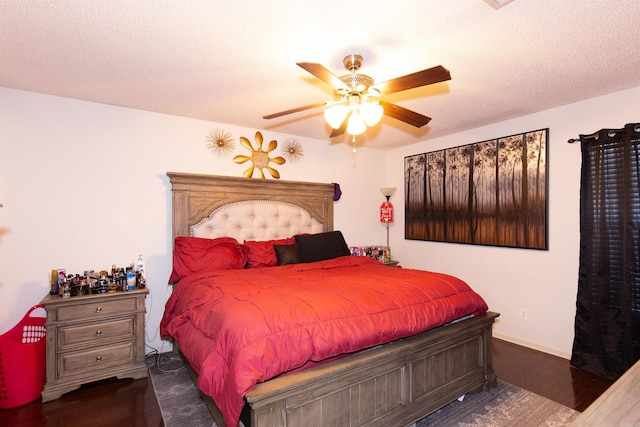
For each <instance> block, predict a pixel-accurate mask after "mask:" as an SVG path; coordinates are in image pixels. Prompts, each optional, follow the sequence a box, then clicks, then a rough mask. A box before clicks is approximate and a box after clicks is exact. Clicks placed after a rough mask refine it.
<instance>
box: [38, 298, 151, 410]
mask: <svg viewBox="0 0 640 427" xmlns="http://www.w3.org/2000/svg"><path fill="white" fill-rule="evenodd" d="M148 293H149V291H148V290H147V289H137V290H135V291H128V292H116V293H105V294H96V295H83V296H76V297H71V298H62V297H60V296H58V295H48V296H46V297H45V298H44V299H43V300H42V302H41V304H42V305H44V306H45V308H46V310H47V321H46V327H47V354H46V360H47V382H46V384H45V386H44V390H43V391H42V401H43V402H47V401H49V400H54V399H57V398H59V397H60V396H61V395H62V394H64V393H66V392H68V391H71V390H75V389H77V388H78V387H80V386H81V385H82V384H84V383H88V382H92V381H97V380H101V379H105V378H110V377H117V378H135V379H137V378H144V377H146V376H147V374H148V370H147V365H146V363H145V359H144V356H145V354H144V350H145V348H144V315H145V312H146V310H145V305H144V301H145V298H146V296H147V294H148Z"/></svg>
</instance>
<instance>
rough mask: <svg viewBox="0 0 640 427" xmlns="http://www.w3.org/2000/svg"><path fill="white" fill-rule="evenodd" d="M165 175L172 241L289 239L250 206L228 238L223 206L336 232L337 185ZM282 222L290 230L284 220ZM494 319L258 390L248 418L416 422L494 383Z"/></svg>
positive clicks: (259, 421) (267, 425)
mask: <svg viewBox="0 0 640 427" xmlns="http://www.w3.org/2000/svg"><path fill="white" fill-rule="evenodd" d="M167 175H168V176H169V178H170V181H171V184H172V194H173V237H174V238H175V237H176V236H188V235H198V236H201V237H202V234H203V233H205V234H207V236H205V237H217V236H219V235H224V234H223V233H228V234H227V235H230V236H231V237H236V238H238V237H237V236H240V237H241V236H245V237H246V236H251V237H253V236H256V237H258V238H256V239H255V240H260V237H264V236H268V237H266V238H263V240H267V239H271V238H283V237H289V236H291V235H292V234H288V235H286V233H289V230H291V227H289V228H287V227H283V228H282V229H281V231H279V232H277V233H276V234H275V235H274V234H268V235H265V234H264V231H265V230H264V229H265V228H269V229H271V228H272V227H265V226H264V224H265V221H268V218H267V219H260V218H258V217H259V215H260V214H259V213H258V212H257V210H258V209H259V208H256V207H253V206H252V207H250V208H246V207H243V210H242V212H245V213H246V216H247V218H244V219H242V218H234V221H232V222H231V223H228V224H227V225H226V226H225V227H227V230H226V231H225V230H222V229H220V228H218V227H217V225H216V221H219V219H218V220H216V218H220V217H224V218H225V222H228V221H227V220H228V219H229V218H228V215H227V214H220V212H221V211H220V209H222V208H223V207H225V206H228V205H232V206H234V205H238V204H242V203H253V202H252V201H265V200H268V201H276V202H279V203H285V204H286V205H287V206H291V205H293V206H295V207H300V208H302V211H301V212H303V213H308V215H309V216H310V217H311V223H313V224H315V225H314V227H315V228H313V229H312V230H313V232H316V231H317V230H321V231H331V230H332V229H333V192H334V185H333V184H320V183H310V182H294V181H280V180H278V181H276V180H257V179H248V178H235V177H226V176H213V175H197V174H185V173H175V172H168V173H167ZM271 212H272V213H271V216H273V211H271ZM216 215H217V216H216ZM300 215H302V214H296V216H300ZM283 222H284V223H287V221H282V220H280V221H277V223H278V224H282V223H283ZM248 223H249V224H259V225H260V226H259V227H258V228H259V230H258V231H255V232H254V231H251V232H249V234H247V233H246V231H243V230H241V228H242V227H241V225H243V224H248ZM307 223H308V222H307ZM194 225H197V227H195V228H194ZM229 227H230V228H229ZM194 229H195V230H197V232H196V233H195V234H194V231H193V230H194ZM294 229H295V228H294ZM303 232H304V231H303ZM307 232H309V231H307ZM278 233H284V234H283V235H277V234H278ZM234 234H235V235H234ZM247 240H249V239H247ZM239 241H240V242H241V243H242V239H241V238H239ZM496 317H498V314H497V313H492V312H488V313H486V314H484V315H481V316H477V317H472V318H470V319H467V320H463V321H460V322H457V323H453V324H450V325H446V326H442V327H439V328H435V329H432V330H430V331H427V332H424V333H422V334H419V335H415V336H413V337H409V338H406V339H402V340H398V341H395V342H392V343H389V344H385V345H382V346H378V347H375V348H373V349H369V350H366V351H362V352H360V353H356V354H354V355H351V356H349V357H346V358H343V359H340V360H337V361H333V362H330V363H327V364H324V365H321V366H316V367H314V368H310V369H307V370H305V371H302V372H298V373H294V374H290V375H285V376H282V377H278V378H275V379H272V380H269V381H266V382H264V383H261V384H258V386H257V387H256V388H255V389H253V390H252V391H250V392H249V393H247V395H246V396H245V398H246V402H247V404H246V407H245V413H246V415H247V417H246V418H245V417H243V419H248V420H249V424H250V425H251V427H297V426H300V427H302V426H304V427H310V426H318V427H324V426H329V425H330V426H368V427H369V426H370V427H373V426H406V425H410V424H411V423H414V422H416V421H417V420H419V419H421V418H423V417H425V416H427V415H429V414H430V413H432V412H434V411H436V410H437V409H439V408H441V407H443V406H445V405H447V404H448V403H450V402H452V401H453V400H455V399H457V398H458V397H460V396H462V395H464V394H466V393H471V392H480V391H482V390H486V389H490V388H493V387H495V386H496V382H497V379H496V375H495V372H494V370H493V360H492V353H491V351H492V349H491V340H492V325H493V322H494V321H495V319H496ZM188 370H189V372H190V374H191V375H192V377H193V378H194V380H197V373H196V372H195V371H194V370H193V369H192V368H191V367H190V366H188ZM201 396H202V397H203V399H204V401H205V402H206V404H207V407H208V408H209V410H210V411H211V413H212V415H213V418H214V420H215V422H216V424H217V425H218V427H225V424H224V421H223V419H222V416H221V414H220V411H219V410H218V408H217V407H216V406H215V403H214V402H213V400H212V399H211V398H210V397H209V396H206V395H204V393H202V392H201ZM241 424H242V423H241Z"/></svg>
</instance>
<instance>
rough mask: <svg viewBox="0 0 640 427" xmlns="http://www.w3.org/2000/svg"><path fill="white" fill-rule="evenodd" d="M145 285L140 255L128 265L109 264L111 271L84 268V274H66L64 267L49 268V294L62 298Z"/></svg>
mask: <svg viewBox="0 0 640 427" xmlns="http://www.w3.org/2000/svg"><path fill="white" fill-rule="evenodd" d="M146 286H147V281H146V271H145V263H144V260H143V259H142V255H140V256H139V257H138V260H137V261H136V262H135V263H132V264H131V265H130V266H128V267H116V265H115V264H113V265H112V266H111V271H110V272H109V271H107V270H101V271H98V272H96V271H94V270H85V271H84V274H82V275H81V274H66V270H65V269H58V270H51V295H59V296H61V297H63V298H70V297H75V296H78V295H89V294H102V293H111V292H127V291H133V290H135V289H142V288H145V287H146Z"/></svg>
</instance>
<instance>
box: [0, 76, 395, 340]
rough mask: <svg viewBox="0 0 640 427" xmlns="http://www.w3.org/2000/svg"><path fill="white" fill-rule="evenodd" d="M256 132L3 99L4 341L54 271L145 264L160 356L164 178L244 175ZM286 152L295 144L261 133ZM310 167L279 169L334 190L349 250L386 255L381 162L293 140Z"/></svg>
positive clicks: (0, 251) (48, 99)
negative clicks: (215, 135) (218, 134)
mask: <svg viewBox="0 0 640 427" xmlns="http://www.w3.org/2000/svg"><path fill="white" fill-rule="evenodd" d="M216 128H218V129H224V130H227V131H229V132H231V134H232V135H233V137H234V138H235V140H236V150H235V151H234V152H233V154H232V155H231V156H229V157H226V158H219V157H217V156H214V155H212V154H211V153H210V151H209V150H208V148H207V147H206V139H205V138H206V135H207V133H208V132H209V131H210V130H211V129H216ZM255 132H256V129H246V128H238V127H234V126H228V125H224V124H219V123H211V122H206V121H200V120H193V119H186V118H182V117H175V116H168V115H163V114H157V113H151V112H145V111H138V110H132V109H126V108H120V107H114V106H109V105H102V104H95V103H89V102H82V101H77V100H72V99H66V98H60V97H54V96H47V95H40V94H35V93H29V92H23V91H16V90H11V89H4V88H0V203H3V204H4V207H3V208H1V209H0V215H1V216H0V333H3V332H6V331H7V330H9V329H10V328H11V327H13V326H14V325H15V324H16V323H17V322H18V321H19V320H20V319H21V318H22V316H23V315H24V314H25V313H26V312H27V310H28V309H29V308H30V307H31V306H33V305H35V304H37V303H38V302H39V301H40V300H41V299H42V297H44V296H45V295H46V293H47V292H48V290H49V285H48V284H47V283H48V282H47V280H48V274H49V271H50V270H51V269H54V268H66V269H67V271H68V272H82V271H84V270H86V269H96V270H99V269H110V268H111V264H113V263H115V264H117V265H126V264H128V263H130V262H132V261H133V259H134V258H135V257H137V255H138V254H143V255H144V256H145V259H146V263H147V270H148V282H149V289H150V291H151V293H150V296H149V298H148V299H147V311H148V314H147V325H146V332H147V343H148V344H150V345H151V346H154V347H156V348H158V347H160V346H161V340H160V338H159V336H158V325H159V323H160V318H161V316H162V312H163V309H164V305H165V302H166V300H167V298H168V296H169V294H170V289H169V287H168V286H167V279H168V278H169V274H170V272H171V249H172V242H171V188H170V184H169V180H168V178H167V176H166V172H167V171H176V172H193V173H207V174H216V175H230V176H242V174H243V172H244V171H245V170H246V169H247V167H248V164H244V165H237V164H236V163H234V162H233V160H232V158H233V156H234V155H236V154H249V152H248V150H246V149H245V148H243V147H242V146H241V145H240V144H239V141H238V139H239V137H240V136H245V137H247V138H248V139H249V140H250V141H254V135H255ZM262 134H263V136H264V138H265V140H266V141H270V140H272V139H276V140H278V141H279V143H280V145H282V143H283V142H284V140H285V139H287V138H290V137H291V136H290V135H282V134H277V133H274V132H268V131H262ZM296 138H297V137H296ZM297 139H298V140H299V141H300V143H301V144H302V146H303V149H304V157H303V158H302V160H301V161H299V162H297V163H291V162H289V163H286V164H284V165H282V166H276V169H277V170H278V171H279V172H280V173H281V178H282V179H283V180H295V181H318V182H338V183H340V185H341V187H342V191H343V196H342V199H341V200H340V201H339V202H337V203H336V204H335V227H336V228H337V229H341V230H342V231H343V233H344V235H345V238H346V240H347V242H348V243H349V244H365V243H370V244H382V243H383V242H384V239H385V235H384V232H383V231H382V230H379V231H380V232H379V233H378V234H376V236H379V240H376V241H371V240H370V239H371V233H370V230H371V229H372V228H375V227H379V226H380V224H379V223H378V217H377V209H378V206H379V204H380V202H381V197H382V196H381V195H380V192H379V189H378V188H379V187H381V186H384V185H385V184H386V182H385V181H384V180H385V170H384V168H385V165H386V163H385V153H384V152H382V151H379V150H371V149H366V148H359V149H358V152H357V154H355V155H353V154H352V153H351V146H350V145H348V144H340V145H330V144H329V142H328V141H320V140H306V139H303V138H297Z"/></svg>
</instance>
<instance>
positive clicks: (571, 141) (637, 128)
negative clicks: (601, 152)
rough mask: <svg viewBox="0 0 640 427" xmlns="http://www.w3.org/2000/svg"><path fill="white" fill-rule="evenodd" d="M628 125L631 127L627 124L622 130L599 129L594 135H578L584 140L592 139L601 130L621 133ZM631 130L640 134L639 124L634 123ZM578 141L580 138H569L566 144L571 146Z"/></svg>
mask: <svg viewBox="0 0 640 427" xmlns="http://www.w3.org/2000/svg"><path fill="white" fill-rule="evenodd" d="M629 125H631V123H627V125H626V126H625V127H624V128H622V129H600V130H599V131H598V132H594V133H592V134H591V135H580V136H581V137H584V138H594V137H596V136H598V133H600V132H601V131H603V130H609V131H610V132H622V131H624V130H625V129H626V128H627V126H629ZM633 130H634V131H636V132H640V125H639V124H637V123H635V126H634V128H633ZM578 141H580V138H579V137H578V138H571V139H570V140H568V141H567V142H568V143H569V144H573V143H574V142H578Z"/></svg>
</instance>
